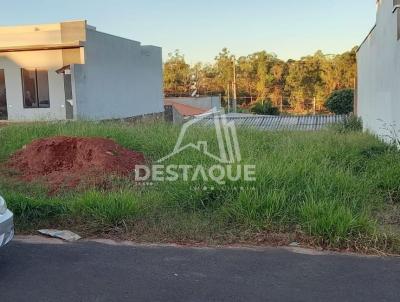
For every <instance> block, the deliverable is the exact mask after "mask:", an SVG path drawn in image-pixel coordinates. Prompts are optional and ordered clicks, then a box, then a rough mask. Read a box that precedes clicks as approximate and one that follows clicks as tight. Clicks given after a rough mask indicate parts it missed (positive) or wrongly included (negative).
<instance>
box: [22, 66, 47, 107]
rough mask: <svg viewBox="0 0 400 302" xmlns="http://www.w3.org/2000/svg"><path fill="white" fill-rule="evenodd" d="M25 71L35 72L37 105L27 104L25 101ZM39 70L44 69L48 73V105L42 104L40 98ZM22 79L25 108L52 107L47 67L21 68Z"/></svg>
mask: <svg viewBox="0 0 400 302" xmlns="http://www.w3.org/2000/svg"><path fill="white" fill-rule="evenodd" d="M24 71H27V72H33V71H34V72H35V94H36V95H35V98H36V106H30V107H29V106H26V102H25V79H24ZM38 71H43V72H46V73H47V91H48V94H49V104H48V105H42V106H41V105H40V98H39V84H38V82H39V81H38ZM21 81H22V105H23V107H24V109H49V108H50V83H49V71H48V70H45V69H39V68H21Z"/></svg>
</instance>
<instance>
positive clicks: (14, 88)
mask: <svg viewBox="0 0 400 302" xmlns="http://www.w3.org/2000/svg"><path fill="white" fill-rule="evenodd" d="M85 36H86V21H73V22H63V23H57V24H44V25H27V26H14V27H0V69H3V70H4V75H5V87H6V101H7V111H8V119H9V120H11V121H41V120H64V119H66V110H65V91H64V77H63V75H62V74H58V73H57V72H56V71H57V70H58V69H60V68H62V67H64V66H66V65H69V64H76V63H84V49H83V47H81V43H83V42H84V40H85V39H86V37H85ZM82 46H83V45H82ZM22 69H36V70H41V71H43V72H45V73H47V77H48V85H47V86H48V96H49V101H50V104H49V107H48V108H26V106H25V108H24V92H23V81H22V71H21V70H22ZM43 93H44V92H43V91H42V92H41V93H40V92H38V94H43ZM45 94H47V91H46V92H45Z"/></svg>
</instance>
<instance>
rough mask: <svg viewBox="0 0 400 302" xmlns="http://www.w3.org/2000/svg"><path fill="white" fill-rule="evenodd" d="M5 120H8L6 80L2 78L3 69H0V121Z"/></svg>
mask: <svg viewBox="0 0 400 302" xmlns="http://www.w3.org/2000/svg"><path fill="white" fill-rule="evenodd" d="M6 119H8V111H7V96H6V78H5V76H4V69H0V120H6Z"/></svg>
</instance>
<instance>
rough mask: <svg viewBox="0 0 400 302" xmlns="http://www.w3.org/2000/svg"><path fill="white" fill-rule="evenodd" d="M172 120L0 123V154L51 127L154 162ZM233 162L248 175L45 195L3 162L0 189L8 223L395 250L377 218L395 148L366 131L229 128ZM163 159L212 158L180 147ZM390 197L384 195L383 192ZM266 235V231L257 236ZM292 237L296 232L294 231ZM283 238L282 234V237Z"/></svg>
mask: <svg viewBox="0 0 400 302" xmlns="http://www.w3.org/2000/svg"><path fill="white" fill-rule="evenodd" d="M179 132H180V128H179V127H176V126H171V125H168V124H164V123H160V122H157V123H144V124H139V125H135V126H132V125H130V124H127V123H122V122H107V123H92V122H69V123H36V124H25V125H22V124H21V125H11V126H8V127H5V128H3V129H1V130H0V140H1V141H2V142H4V143H3V144H2V145H0V160H1V161H2V162H4V161H6V160H7V159H8V157H9V156H10V155H11V154H12V153H13V152H15V151H16V150H18V149H20V148H22V147H23V146H24V145H25V144H28V143H29V142H31V141H32V140H33V139H36V138H41V137H49V136H56V135H68V136H86V137H87V136H97V137H107V138H112V139H114V140H115V141H116V142H118V143H119V144H121V145H122V146H124V147H126V148H129V149H132V150H136V151H139V152H143V153H144V154H145V155H146V156H147V158H148V159H149V160H150V161H152V162H155V161H157V160H158V159H160V158H163V157H164V156H166V155H167V154H169V153H170V152H171V151H172V150H173V148H174V146H175V142H176V140H177V138H178V135H179ZM238 136H239V143H240V147H241V154H242V158H243V160H242V163H243V164H253V165H256V178H257V181H256V182H246V181H244V180H243V179H242V178H240V179H239V180H238V181H237V182H232V181H227V182H226V183H224V184H216V183H212V182H211V183H210V182H204V181H201V180H197V181H194V182H186V181H183V180H182V179H178V180H177V181H174V182H168V181H166V182H160V183H155V184H154V185H152V186H138V185H137V184H134V183H130V182H128V181H123V180H120V181H116V182H115V183H114V184H113V186H111V187H110V188H108V189H107V190H106V189H101V188H91V189H90V190H88V191H85V190H76V191H74V192H63V193H59V194H58V195H56V196H49V195H48V193H47V192H46V190H45V189H43V188H42V187H37V186H35V185H30V184H28V185H27V184H21V183H19V182H18V181H15V178H14V177H11V176H10V173H9V172H10V171H7V170H5V171H4V168H3V172H2V177H1V179H0V194H2V195H4V197H5V198H6V199H7V201H8V203H9V206H10V208H11V209H12V210H13V211H14V213H15V215H16V222H17V228H18V229H19V230H20V231H22V232H33V231H34V230H35V229H36V228H39V227H51V226H53V227H54V226H56V227H60V226H62V227H69V228H71V229H75V230H78V231H81V232H84V233H85V234H87V235H89V236H100V235H102V236H104V235H110V234H112V235H113V236H118V237H119V238H124V239H135V240H146V241H162V242H166V241H167V242H171V241H178V242H193V241H194V242H198V241H202V242H203V241H205V242H209V243H226V242H243V241H245V242H258V241H257V238H259V236H260V234H276V233H278V234H293V236H291V237H289V239H287V240H292V239H299V238H300V239H304V240H305V241H307V242H309V243H310V242H312V243H314V244H318V245H321V246H327V247H331V248H353V249H356V250H365V249H379V250H384V251H387V252H397V253H398V252H399V250H400V248H399V244H398V240H397V238H398V236H397V235H396V234H391V233H388V232H387V231H386V228H384V226H382V223H380V217H382V216H384V212H385V210H386V209H387V208H388V206H389V205H390V204H391V203H393V202H396V200H398V199H399V198H398V197H397V196H400V193H399V192H400V154H399V152H398V151H397V150H395V149H393V148H390V147H387V146H386V145H385V144H383V143H382V142H380V141H379V140H378V139H376V138H375V137H373V136H371V135H369V134H366V133H362V132H355V131H339V132H338V131H336V130H335V129H330V130H326V131H320V132H281V131H280V132H261V131H256V130H249V129H247V130H245V129H238ZM200 138H201V140H207V141H208V142H209V148H210V151H211V152H218V145H217V143H216V140H215V133H214V132H213V130H212V129H205V128H194V129H192V131H189V132H188V134H187V136H186V138H185V139H186V140H188V141H190V142H197V141H198V140H199V139H200ZM166 164H180V165H191V164H192V165H200V164H202V165H204V166H206V167H209V166H211V165H214V164H215V162H214V160H212V159H210V158H208V157H205V156H204V155H203V154H201V153H200V152H194V151H187V152H184V153H182V154H180V155H178V156H176V157H173V158H171V159H169V160H167V162H166ZM389 197H391V198H389ZM267 237H268V236H267ZM300 239H299V240H300ZM289 243H290V242H289Z"/></svg>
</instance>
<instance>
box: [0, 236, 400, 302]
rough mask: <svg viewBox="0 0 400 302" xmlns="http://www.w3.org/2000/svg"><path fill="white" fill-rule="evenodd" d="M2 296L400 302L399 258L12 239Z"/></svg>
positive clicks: (5, 254)
mask: <svg viewBox="0 0 400 302" xmlns="http://www.w3.org/2000/svg"><path fill="white" fill-rule="evenodd" d="M0 301H1V302H9V301H10V302H13V301H29V302H32V301H33V302H35V301H40V302H45V301H51V302H53V301H56V302H62V301H68V302H75V301H82V302H90V301H107V302H108V301H113V302H114V301H129V302H133V301H151V302H155V301H167V302H178V301H185V302H188V301H206V302H209V301H218V302H222V301H229V302H232V301H246V302H250V301H307V302H309V301H324V302H328V301H335V302H337V301H352V302H353V301H362V302H368V301H371V302H376V301H396V302H397V301H400V259H393V258H392V259H390V258H367V257H356V256H344V255H305V254H297V253H293V252H290V251H287V250H283V249H272V248H271V249H259V250H247V249H196V248H193V249H192V248H175V247H146V246H123V245H121V246H115V245H106V244H99V243H93V242H82V243H76V244H31V243H26V242H13V243H12V244H11V245H9V246H8V247H7V248H5V249H2V250H0Z"/></svg>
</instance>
